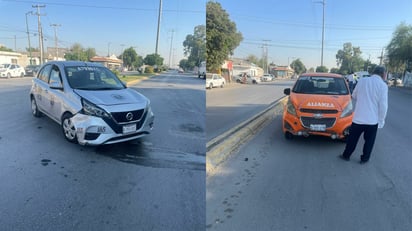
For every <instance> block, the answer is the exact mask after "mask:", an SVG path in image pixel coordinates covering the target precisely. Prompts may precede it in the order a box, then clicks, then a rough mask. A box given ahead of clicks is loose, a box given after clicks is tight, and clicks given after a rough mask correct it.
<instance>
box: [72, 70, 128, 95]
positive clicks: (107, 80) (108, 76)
mask: <svg viewBox="0 0 412 231" xmlns="http://www.w3.org/2000/svg"><path fill="white" fill-rule="evenodd" d="M65 74H66V76H67V80H68V82H69V84H70V86H71V87H72V88H73V89H79V90H120V89H124V88H125V86H124V85H123V83H122V82H121V81H120V80H119V78H117V76H116V75H115V74H114V73H113V72H111V71H110V70H109V69H107V68H105V67H96V66H75V67H74V66H70V67H65Z"/></svg>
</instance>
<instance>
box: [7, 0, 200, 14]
mask: <svg viewBox="0 0 412 231" xmlns="http://www.w3.org/2000/svg"><path fill="white" fill-rule="evenodd" d="M3 1H9V2H21V3H30V4H34V3H38V4H46V5H57V6H68V7H82V8H94V9H111V10H129V11H153V12H156V11H157V10H158V9H148V8H135V7H119V6H99V5H83V4H70V3H56V2H46V1H24V0H3ZM163 11H164V12H182V13H201V14H204V13H205V10H180V9H179V10H173V9H166V10H163Z"/></svg>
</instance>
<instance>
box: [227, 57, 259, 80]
mask: <svg viewBox="0 0 412 231" xmlns="http://www.w3.org/2000/svg"><path fill="white" fill-rule="evenodd" d="M232 67H233V73H232V75H233V76H237V75H240V74H243V73H247V74H248V75H250V76H262V75H263V69H262V68H260V67H258V66H256V65H255V64H254V63H251V62H249V61H247V60H244V59H238V58H232Z"/></svg>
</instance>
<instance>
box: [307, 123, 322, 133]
mask: <svg viewBox="0 0 412 231" xmlns="http://www.w3.org/2000/svg"><path fill="white" fill-rule="evenodd" d="M310 130H312V131H318V132H323V131H326V125H325V124H311V125H310Z"/></svg>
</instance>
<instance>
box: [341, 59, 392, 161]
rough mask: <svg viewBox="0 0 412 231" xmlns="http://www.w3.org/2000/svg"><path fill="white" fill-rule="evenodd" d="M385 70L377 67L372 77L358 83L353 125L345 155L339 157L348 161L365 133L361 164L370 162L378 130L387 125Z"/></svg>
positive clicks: (355, 91)
mask: <svg viewBox="0 0 412 231" xmlns="http://www.w3.org/2000/svg"><path fill="white" fill-rule="evenodd" d="M384 79H385V68H384V67H382V66H377V67H376V68H375V70H374V71H373V73H372V76H370V77H366V78H361V79H360V80H359V82H358V83H357V85H356V87H355V89H354V91H353V93H352V99H353V100H354V102H355V110H354V112H353V119H352V125H351V128H350V131H349V136H348V138H347V141H346V147H345V150H344V151H343V154H342V155H340V156H339V157H340V158H341V159H344V160H346V161H348V160H349V159H350V156H351V155H352V153H353V151H355V149H356V145H357V143H358V140H359V137H360V136H361V135H362V133H363V138H364V140H365V143H364V145H363V154H362V155H361V160H360V163H361V164H364V163H366V162H368V161H369V158H370V155H371V152H372V149H373V145H374V143H375V138H376V133H377V130H378V128H383V126H384V124H385V118H386V112H387V110H388V85H387V84H386V83H385V82H384Z"/></svg>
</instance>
